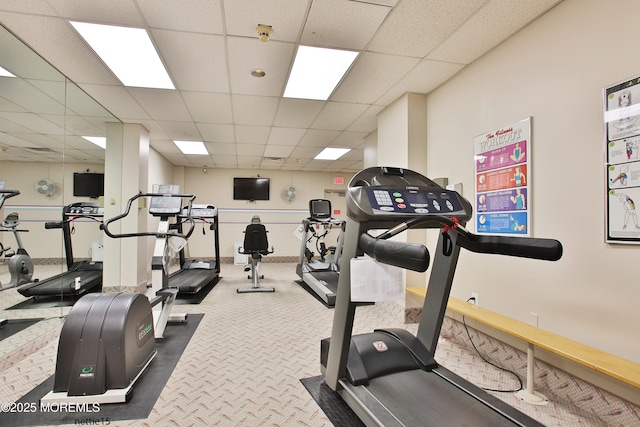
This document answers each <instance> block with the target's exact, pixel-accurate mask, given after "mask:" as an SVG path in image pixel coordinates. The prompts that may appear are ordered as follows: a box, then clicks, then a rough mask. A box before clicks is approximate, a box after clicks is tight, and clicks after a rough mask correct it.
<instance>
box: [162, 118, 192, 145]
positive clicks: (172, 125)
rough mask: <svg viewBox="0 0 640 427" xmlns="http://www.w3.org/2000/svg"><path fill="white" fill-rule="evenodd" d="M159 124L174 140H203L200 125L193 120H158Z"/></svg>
mask: <svg viewBox="0 0 640 427" xmlns="http://www.w3.org/2000/svg"><path fill="white" fill-rule="evenodd" d="M158 125H159V126H160V127H161V128H162V130H163V131H164V133H165V135H167V137H168V138H169V139H170V140H172V141H202V136H201V135H200V132H199V131H198V127H197V126H196V125H195V123H193V122H172V121H158Z"/></svg>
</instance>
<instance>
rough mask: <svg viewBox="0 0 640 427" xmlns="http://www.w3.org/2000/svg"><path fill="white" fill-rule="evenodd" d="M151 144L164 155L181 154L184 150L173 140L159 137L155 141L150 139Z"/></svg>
mask: <svg viewBox="0 0 640 427" xmlns="http://www.w3.org/2000/svg"><path fill="white" fill-rule="evenodd" d="M149 145H150V146H151V148H153V149H154V150H156V151H157V152H158V153H162V155H181V156H184V155H183V154H182V151H180V149H179V148H178V146H177V145H176V144H174V142H173V141H170V140H167V139H157V140H153V141H149Z"/></svg>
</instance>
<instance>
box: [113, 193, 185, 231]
mask: <svg viewBox="0 0 640 427" xmlns="http://www.w3.org/2000/svg"><path fill="white" fill-rule="evenodd" d="M140 197H180V198H182V199H189V202H188V205H187V218H188V220H189V231H187V232H186V233H173V234H171V235H172V236H177V237H182V238H185V239H188V238H189V237H190V236H191V234H192V233H193V230H194V229H195V221H194V219H193V217H192V216H191V206H192V204H193V201H194V200H195V198H196V196H195V195H193V194H163V193H138V194H136V195H135V196H133V197H132V198H130V199H129V201H128V202H127V206H126V208H125V210H124V212H123V213H121V214H120V215H117V216H114V217H113V218H109V219H108V220H106V221H104V223H103V224H102V226H101V228H102V229H103V230H104V233H105V234H106V235H107V236H109V237H111V238H114V239H121V238H126V237H142V236H153V237H166V236H167V233H160V232H152V231H142V232H137V233H112V232H111V231H109V225H110V224H111V223H113V222H115V221H118V220H121V219H122V218H124V217H126V216H127V215H129V212H130V211H131V205H132V204H133V202H134V201H135V200H137V199H139V198H140Z"/></svg>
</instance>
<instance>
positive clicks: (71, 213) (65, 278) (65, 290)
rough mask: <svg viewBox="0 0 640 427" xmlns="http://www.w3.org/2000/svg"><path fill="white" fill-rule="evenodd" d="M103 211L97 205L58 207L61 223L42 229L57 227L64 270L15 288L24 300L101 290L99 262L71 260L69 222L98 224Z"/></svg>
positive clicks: (71, 295)
mask: <svg viewBox="0 0 640 427" xmlns="http://www.w3.org/2000/svg"><path fill="white" fill-rule="evenodd" d="M103 216H104V208H101V207H100V206H99V205H98V204H97V203H91V202H78V203H72V204H70V205H67V206H65V207H64V208H62V221H56V222H48V223H46V224H45V228H47V229H54V228H61V229H62V235H63V241H64V250H65V258H66V261H67V271H66V272H64V273H60V274H58V275H56V276H52V277H49V278H47V279H44V280H40V281H37V282H33V283H29V284H26V285H24V286H22V287H20V288H18V292H20V293H21V294H22V295H24V296H25V297H35V298H39V297H53V296H56V297H63V298H68V297H74V298H75V297H79V296H81V295H84V294H86V293H88V292H96V291H99V290H100V289H101V288H102V261H95V262H94V261H78V262H76V261H74V258H73V245H72V241H71V234H72V226H73V222H74V221H76V220H78V219H83V220H93V221H96V222H98V223H102V217H103Z"/></svg>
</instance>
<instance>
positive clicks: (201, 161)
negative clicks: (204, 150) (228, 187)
mask: <svg viewBox="0 0 640 427" xmlns="http://www.w3.org/2000/svg"><path fill="white" fill-rule="evenodd" d="M185 157H186V158H187V160H188V161H189V162H190V163H191V164H192V165H194V166H198V167H201V166H204V165H207V164H209V165H210V164H211V163H212V162H213V159H212V158H211V156H210V155H200V154H187V155H185Z"/></svg>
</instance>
